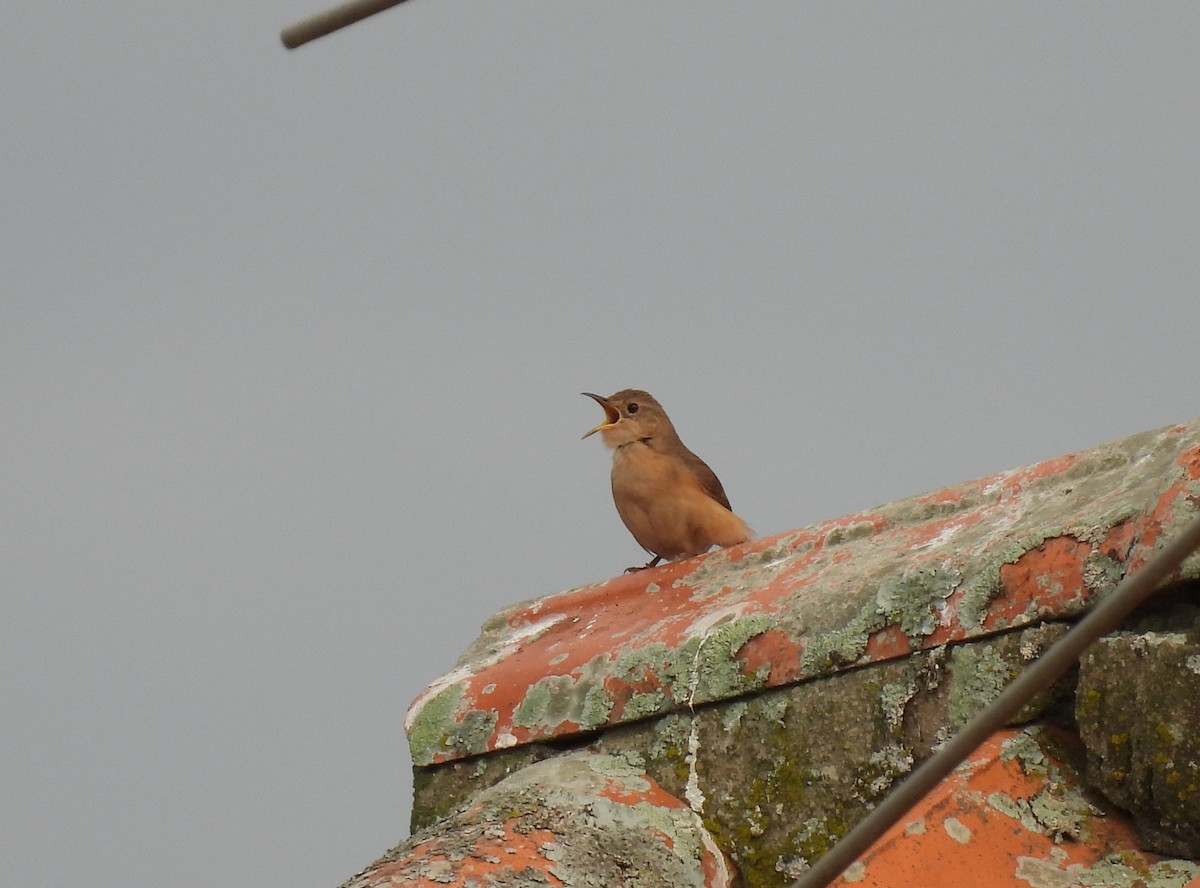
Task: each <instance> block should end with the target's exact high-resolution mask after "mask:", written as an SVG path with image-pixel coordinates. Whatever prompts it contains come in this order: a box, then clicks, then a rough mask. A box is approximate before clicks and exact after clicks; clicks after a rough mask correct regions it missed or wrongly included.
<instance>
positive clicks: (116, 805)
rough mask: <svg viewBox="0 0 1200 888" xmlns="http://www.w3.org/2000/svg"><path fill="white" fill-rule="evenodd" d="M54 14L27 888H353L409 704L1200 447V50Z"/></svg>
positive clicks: (968, 30)
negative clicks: (685, 554) (1089, 452)
mask: <svg viewBox="0 0 1200 888" xmlns="http://www.w3.org/2000/svg"><path fill="white" fill-rule="evenodd" d="M324 5H325V4H324V2H322V0H316V2H302V0H287V2H278V0H273V2H259V3H254V2H246V0H240V2H236V3H235V2H232V0H210V2H207V3H193V4H166V5H164V4H161V3H148V2H132V0H111V2H107V3H103V4H101V3H86V4H71V5H70V6H69V8H68V7H63V6H61V5H56V4H47V3H32V4H31V3H26V4H16V5H13V6H12V7H10V8H9V9H8V11H7V13H6V16H7V25H6V27H5V28H4V29H3V30H2V31H0V75H2V77H3V82H4V84H5V88H4V89H3V91H0V110H2V112H3V119H4V121H5V127H4V133H3V136H2V137H0V151H2V154H0V161H2V163H0V182H2V186H0V188H2V191H0V198H2V203H3V208H4V209H3V212H2V213H0V257H2V261H0V300H2V303H0V304H2V315H0V414H2V416H3V424H2V425H0V458H2V463H0V465H2V466H3V468H2V470H0V520H2V522H3V523H2V525H0V564H2V566H3V571H2V572H3V581H2V582H3V584H4V590H3V609H2V611H0V614H2V618H0V712H2V714H3V717H2V719H0V748H2V750H3V754H2V755H0V818H2V819H0V883H4V884H11V885H18V884H43V883H45V881H46V879H47V878H48V874H58V876H57V877H59V878H61V877H62V874H64V873H69V874H71V876H70V877H72V878H75V877H78V878H85V879H86V880H87V881H88V882H89V884H92V885H96V886H130V885H151V884H166V883H168V882H169V883H170V884H173V885H180V886H206V888H207V886H210V885H220V884H227V885H236V884H248V885H259V886H281V888H282V886H295V885H314V886H322V885H324V886H332V885H335V884H337V882H338V881H340V880H341V879H342V878H344V877H346V876H348V875H349V874H351V873H352V872H353V871H355V870H356V869H357V868H359V867H360V866H362V865H364V864H366V863H367V862H369V861H370V860H371V859H372V858H373V857H374V856H375V855H377V854H378V853H380V852H382V851H383V850H384V849H385V848H387V847H388V846H390V845H391V844H393V843H394V842H396V841H397V840H399V839H401V838H402V837H404V836H405V835H406V834H407V821H408V813H409V790H410V780H409V761H408V750H407V745H406V743H405V741H404V737H403V729H402V718H403V715H404V711H405V709H406V707H407V705H408V703H409V701H410V700H411V699H412V698H413V697H414V696H416V695H417V694H418V693H419V692H420V691H421V690H422V688H423V687H424V686H425V685H426V684H427V683H428V682H429V681H431V680H432V679H434V678H435V677H437V676H438V675H440V674H441V673H442V672H444V671H445V670H446V669H448V668H449V667H450V666H451V665H452V664H453V661H454V659H455V658H456V656H457V654H458V653H459V652H460V651H461V650H462V649H463V648H464V647H465V646H466V645H467V644H468V643H469V642H470V640H471V639H472V638H473V637H474V636H475V634H476V631H477V628H478V626H479V624H480V623H481V622H483V620H484V619H486V618H487V617H488V616H489V615H490V614H491V613H493V612H494V611H495V610H496V609H498V608H499V607H501V606H502V605H504V604H506V603H509V602H513V601H516V600H520V599H525V598H529V597H532V596H537V595H542V594H545V593H550V592H555V591H558V590H560V589H564V588H568V587H571V586H575V585H580V584H583V583H587V582H592V581H598V580H602V579H604V578H605V577H608V576H611V575H612V574H613V573H615V572H617V571H619V570H620V569H621V568H623V567H625V566H626V565H628V564H632V563H634V562H636V561H639V560H640V559H641V558H642V557H643V555H642V553H641V552H640V550H639V549H638V548H637V546H636V544H635V543H634V542H633V540H632V538H630V537H629V536H628V534H627V533H626V532H625V530H624V528H623V527H622V526H621V524H620V522H619V520H618V518H617V516H616V513H615V511H614V510H613V507H612V503H611V500H610V498H609V493H608V455H607V453H606V452H605V451H604V449H603V446H602V445H601V444H600V442H599V441H598V440H596V439H589V440H587V441H580V440H579V436H580V435H581V434H582V433H583V432H584V431H586V430H587V429H588V428H590V427H591V426H592V425H594V424H596V423H597V422H598V421H599V419H600V411H599V409H598V408H597V407H596V405H595V404H594V403H593V402H591V401H590V400H588V399H586V398H581V397H580V396H579V394H578V393H579V392H580V391H583V390H588V391H596V392H600V393H602V394H607V393H610V392H612V391H615V390H617V389H620V388H624V387H627V386H633V387H639V388H646V389H649V390H650V391H652V392H653V393H654V394H655V395H657V396H658V398H659V400H661V401H662V402H663V404H664V405H665V406H666V408H667V409H668V410H669V411H670V413H671V415H672V417H673V418H674V420H675V422H676V425H677V426H678V428H679V429H680V431H681V433H682V435H683V438H684V440H685V441H686V442H687V443H688V444H689V445H690V446H691V447H692V448H693V449H695V450H696V451H697V452H698V453H700V455H701V456H703V457H704V458H705V459H706V460H707V461H708V462H709V463H710V464H711V465H712V466H713V468H714V469H715V470H716V471H717V473H718V474H719V475H720V476H721V479H722V480H723V481H724V484H725V487H726V489H727V490H728V492H729V495H730V498H731V499H732V501H733V504H734V507H735V509H736V510H737V511H738V512H739V513H740V514H741V515H742V516H743V517H744V518H746V520H747V521H749V523H750V524H751V525H753V526H754V527H755V528H756V530H757V531H758V532H759V533H760V534H769V533H776V532H779V531H783V530H788V529H791V528H795V527H800V526H803V525H805V524H810V523H813V522H816V521H819V520H822V519H826V518H832V517H836V516H839V515H842V514H845V513H848V512H852V511H856V510H859V509H863V508H867V507H870V506H873V505H876V504H879V503H882V502H886V501H889V500H892V499H895V498H898V497H902V496H906V495H909V494H913V493H917V492H921V491H925V490H930V489H934V488H938V487H942V486H945V485H947V484H951V483H955V482H958V481H962V480H966V479H969V478H973V477H977V476H980V475H984V474H988V473H991V472H995V471H1000V470H1003V469H1007V468H1012V467H1015V466H1018V465H1022V464H1024V463H1028V462H1034V461H1037V460H1040V459H1044V458H1048V457H1051V456H1056V455H1058V454H1060V453H1063V452H1066V451H1069V450H1073V449H1076V448H1080V447H1085V446H1089V445H1092V444H1095V443H1099V442H1101V441H1105V440H1109V439H1112V438H1117V437H1121V436H1124V435H1126V434H1129V433H1132V432H1136V431H1139V430H1142V429H1147V428H1153V427H1157V426H1161V425H1166V424H1168V423H1171V422H1174V421H1177V420H1181V419H1186V418H1190V417H1193V416H1195V415H1196V414H1197V413H1200V409H1198V407H1197V396H1196V390H1197V389H1196V361H1197V332H1196V331H1197V328H1198V324H1197V322H1198V321H1200V249H1198V243H1200V238H1198V229H1200V98H1198V97H1200V54H1198V53H1197V46H1200V4H1195V3H1179V4H1165V3H1163V4H1145V3H1137V4H1121V5H1117V4H1111V3H1089V4H1045V3H1042V2H1036V3H1006V4H980V3H968V4H963V3H959V2H954V3H925V4H883V3H880V4H872V5H863V4H851V3H825V4H816V3H801V2H790V3H750V4H746V3H738V4H734V3H728V2H724V3H714V2H696V0H689V2H686V3H685V2H658V3H653V4H647V3H642V2H632V0H619V2H609V3H589V4H582V3H567V2H562V0H553V2H552V0H545V2H521V0H510V2H495V3H462V2H450V0H415V2H412V3H408V4H405V5H403V6H401V7H399V8H397V9H395V10H392V11H390V12H388V13H385V14H383V15H380V16H377V17H375V18H373V19H370V20H368V21H367V22H365V23H362V24H360V25H356V26H354V27H353V28H351V29H349V30H347V31H344V32H342V33H340V34H337V35H334V36H332V37H330V38H325V39H323V40H321V41H319V42H318V43H315V44H312V45H310V46H307V47H304V48H303V49H300V50H298V51H295V52H291V53H288V52H285V51H284V50H283V49H282V48H281V47H280V45H279V43H278V36H277V35H278V31H279V29H280V28H281V27H282V26H283V25H285V24H288V23H290V22H291V21H293V20H295V19H298V18H301V17H303V16H305V15H307V14H309V13H311V12H315V11H317V10H319V9H321V8H323V6H324Z"/></svg>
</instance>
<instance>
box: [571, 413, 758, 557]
mask: <svg viewBox="0 0 1200 888" xmlns="http://www.w3.org/2000/svg"><path fill="white" fill-rule="evenodd" d="M584 394H585V395H586V396H587V397H589V398H592V399H593V400H595V401H596V403H598V404H599V405H600V406H601V407H603V408H604V422H602V423H600V425H598V426H596V427H595V428H594V429H592V430H591V431H589V432H588V433H587V435H584V436H583V437H585V438H586V437H588V435H592V434H594V433H596V432H599V433H600V436H601V437H602V438H603V439H604V443H605V444H606V445H608V446H609V447H611V448H612V449H613V464H612V493H613V502H614V503H616V506H617V514H619V515H620V516H621V520H622V521H623V522H625V526H626V527H627V528H629V532H630V533H631V534H633V538H634V539H635V540H637V541H638V544H639V545H641V547H642V548H643V549H645V550H646V551H647V552H649V553H650V554H652V555H653V556H654V558H652V559H651V560H650V561H649V563H647V564H645V565H643V566H644V567H653V566H654V565H656V564H658V562H659V561H660V560H662V559H664V558H665V559H667V560H668V561H671V560H674V559H676V558H684V557H687V556H689V555H699V554H700V553H702V552H707V551H708V550H709V549H711V548H712V547H713V546H714V545H715V546H722V547H723V546H732V545H734V544H735V543H744V542H745V541H746V540H748V539H750V536H751V530H750V528H749V527H747V526H746V522H744V521H743V520H742V519H741V518H739V517H738V516H737V515H735V514H734V513H733V510H732V509H731V508H730V506H729V497H727V496H726V495H725V489H724V488H723V487H721V482H720V481H719V480H718V479H717V476H716V475H715V474H714V473H713V470H712V469H710V468H709V467H708V466H707V464H705V462H704V460H702V459H700V457H698V456H696V454H694V453H692V451H690V450H688V449H687V447H686V446H685V445H684V443H683V442H682V441H681V440H679V434H678V433H677V432H676V431H675V426H673V425H672V424H671V420H670V418H669V417H668V416H667V412H666V411H665V410H663V408H662V405H661V404H659V403H658V401H656V400H654V398H653V396H651V395H650V394H649V393H648V392H643V391H640V390H639V389H625V390H624V391H620V392H617V393H616V394H615V395H610V396H609V397H607V398H602V397H600V395H593V394H592V393H591V392H584ZM640 569H641V568H640V567H631V568H629V570H640Z"/></svg>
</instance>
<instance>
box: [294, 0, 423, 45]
mask: <svg viewBox="0 0 1200 888" xmlns="http://www.w3.org/2000/svg"><path fill="white" fill-rule="evenodd" d="M403 2H404V0H349V2H347V3H343V4H342V5H341V6H335V7H333V8H332V9H327V10H325V11H324V12H318V13H317V14H316V15H310V16H309V17H308V18H306V19H303V20H301V21H298V22H296V23H295V24H294V25H288V26H287V27H286V28H284V29H283V30H282V31H281V32H280V34H279V39H280V40H282V41H283V45H284V46H286V47H287V48H288V49H295V48H296V47H297V46H303V45H304V44H305V43H308V42H309V41H310V40H316V39H317V38H318V37H324V36H325V35H326V34H332V33H333V32H334V31H339V30H341V29H342V28H344V27H346V26H347V25H352V24H354V23H355V22H360V21H362V20H363V19H365V18H368V17H370V16H373V15H374V14H375V13H377V12H383V11H384V10H385V9H391V8H392V7H393V6H399V5H400V4H401V3H403Z"/></svg>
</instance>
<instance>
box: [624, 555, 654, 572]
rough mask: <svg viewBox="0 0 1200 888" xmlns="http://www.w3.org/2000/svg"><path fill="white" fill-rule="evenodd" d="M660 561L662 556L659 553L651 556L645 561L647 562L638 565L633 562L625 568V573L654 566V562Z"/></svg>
mask: <svg viewBox="0 0 1200 888" xmlns="http://www.w3.org/2000/svg"><path fill="white" fill-rule="evenodd" d="M660 561H662V556H661V555H655V556H654V557H653V558H651V559H650V560H649V561H647V562H646V563H645V564H643V565H640V566H639V565H636V564H635V565H634V566H633V567H627V568H625V573H627V574H631V573H637V572H638V571H639V570H645V569H646V568H648V567H654V566H655V565H656V564H658V562H660Z"/></svg>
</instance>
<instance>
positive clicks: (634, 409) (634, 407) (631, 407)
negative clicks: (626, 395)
mask: <svg viewBox="0 0 1200 888" xmlns="http://www.w3.org/2000/svg"><path fill="white" fill-rule="evenodd" d="M625 409H626V410H628V411H629V412H630V413H637V411H638V405H637V404H630V405H629V406H628V407H626V408H625Z"/></svg>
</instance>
